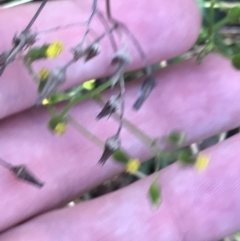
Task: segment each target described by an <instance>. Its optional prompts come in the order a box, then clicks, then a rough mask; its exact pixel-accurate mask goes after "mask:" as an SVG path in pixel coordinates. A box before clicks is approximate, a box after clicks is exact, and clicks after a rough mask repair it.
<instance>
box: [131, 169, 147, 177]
mask: <svg viewBox="0 0 240 241" xmlns="http://www.w3.org/2000/svg"><path fill="white" fill-rule="evenodd" d="M131 174H132V175H133V176H135V177H137V178H139V179H143V178H145V177H147V175H145V174H144V173H142V172H140V171H135V172H133V173H131Z"/></svg>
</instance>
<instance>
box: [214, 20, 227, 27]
mask: <svg viewBox="0 0 240 241" xmlns="http://www.w3.org/2000/svg"><path fill="white" fill-rule="evenodd" d="M227 23H228V19H227V18H223V19H222V20H220V21H219V22H217V23H216V24H214V25H213V30H218V29H219V28H221V27H222V26H224V25H225V24H227Z"/></svg>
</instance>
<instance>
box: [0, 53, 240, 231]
mask: <svg viewBox="0 0 240 241" xmlns="http://www.w3.org/2000/svg"><path fill="white" fill-rule="evenodd" d="M179 78H180V79H179ZM157 79H158V80H159V81H158V85H157V87H156V89H155V90H154V92H153V94H152V95H151V97H150V98H149V100H148V101H147V102H146V105H145V107H144V108H143V109H142V112H137V113H136V112H132V109H131V107H130V106H129V104H130V103H132V102H133V100H134V94H133V93H134V92H135V91H136V85H134V84H132V85H129V88H128V91H127V97H126V99H127V103H128V104H127V105H126V116H127V118H128V119H129V120H131V121H132V122H133V123H134V125H135V126H137V127H139V128H140V129H141V130H143V131H144V132H146V133H147V134H148V135H150V137H152V138H153V139H154V138H161V137H162V136H164V135H167V134H168V133H169V132H170V131H171V130H173V129H178V130H182V131H184V132H186V134H187V142H192V141H197V140H200V139H202V138H206V137H210V136H212V135H214V134H217V133H219V132H221V131H223V130H227V129H230V128H234V127H236V126H238V125H239V118H240V107H239V105H238V98H239V92H240V83H239V73H238V72H237V71H235V70H234V69H233V68H232V67H231V63H230V62H229V61H228V60H227V59H225V58H222V57H220V56H218V55H216V54H212V55H210V56H208V57H207V58H206V59H205V60H204V61H203V63H202V65H196V64H195V62H194V61H192V60H191V61H187V62H184V63H181V64H177V65H175V66H173V67H170V68H167V69H165V70H163V71H160V72H159V73H157ZM229 79H231V81H229ZM223 110H224V116H223ZM99 111H100V107H99V106H98V105H97V104H96V103H95V102H92V101H88V102H86V103H83V104H80V105H79V106H78V107H76V108H75V110H74V111H73V112H72V115H73V116H74V117H75V118H76V119H77V120H79V121H80V123H81V124H82V125H84V126H85V127H86V128H88V129H89V130H90V131H91V132H92V133H94V134H95V135H97V136H98V137H99V138H101V139H102V140H105V139H106V138H107V137H109V136H112V135H113V134H114V133H116V129H117V122H116V121H114V120H112V119H109V120H108V121H105V120H101V121H99V122H97V121H95V117H96V116H97V114H98V113H99ZM48 120H49V115H48V114H47V113H46V112H45V111H43V110H42V111H38V110H36V109H34V110H32V111H29V112H26V113H23V114H21V115H18V116H16V117H15V118H9V119H7V120H5V121H3V122H2V123H1V125H0V132H1V136H0V145H1V157H2V158H3V159H5V160H7V161H9V162H11V163H12V164H20V163H25V164H26V165H27V166H28V167H29V168H30V169H31V170H32V171H33V172H34V173H36V174H37V175H38V177H39V178H41V179H42V180H43V181H45V182H46V185H45V187H44V188H43V189H41V190H38V189H35V188H34V187H32V186H31V185H28V184H26V183H24V182H20V181H18V180H16V179H15V178H14V177H13V176H12V175H11V174H10V173H9V172H7V171H6V170H3V169H0V186H1V189H0V196H1V197H2V199H1V202H0V212H1V213H3V212H4V218H2V219H0V229H1V230H4V229H6V228H8V227H10V226H11V225H14V224H16V223H18V222H20V221H22V220H24V219H27V218H29V217H31V216H33V215H36V214H38V213H40V212H44V211H46V210H49V209H51V208H53V207H56V206H59V205H60V204H62V203H65V202H67V201H69V200H71V199H72V198H74V197H77V196H78V195H80V193H84V192H86V191H87V190H89V189H91V188H93V187H94V186H96V185H97V184H99V183H101V182H103V181H104V180H106V179H107V178H109V177H112V176H113V175H115V174H117V173H119V172H121V171H122V170H123V167H122V166H120V165H118V164H116V163H113V162H110V161H109V162H107V164H106V165H105V166H104V167H100V166H99V165H97V161H98V160H99V157H100V156H101V152H102V150H101V149H100V148H98V147H97V146H96V145H95V144H94V143H93V142H91V141H88V140H87V139H86V138H84V137H83V136H81V135H79V133H77V132H76V131H75V130H74V129H73V128H72V127H69V128H68V130H67V133H66V134H65V135H64V136H63V137H62V138H60V137H58V136H52V135H51V133H49V132H48V131H47V127H46V123H47V121H48ZM153 127H154V128H153ZM121 139H122V147H123V148H124V149H125V150H126V151H127V152H128V153H129V154H130V155H131V157H135V158H140V159H141V160H146V159H147V158H149V157H151V155H152V154H151V152H150V150H149V149H148V147H147V146H146V145H145V143H144V142H143V141H142V140H141V139H139V137H138V136H136V133H135V134H134V133H132V132H131V131H130V130H129V129H127V128H126V127H124V129H123V132H122V133H121ZM22 197H24V199H23V198H22ZM9 207H11V208H9Z"/></svg>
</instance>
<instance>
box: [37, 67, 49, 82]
mask: <svg viewBox="0 0 240 241" xmlns="http://www.w3.org/2000/svg"><path fill="white" fill-rule="evenodd" d="M38 74H39V76H40V80H41V81H46V80H47V79H48V76H49V70H48V69H46V68H42V69H40V71H39V73H38Z"/></svg>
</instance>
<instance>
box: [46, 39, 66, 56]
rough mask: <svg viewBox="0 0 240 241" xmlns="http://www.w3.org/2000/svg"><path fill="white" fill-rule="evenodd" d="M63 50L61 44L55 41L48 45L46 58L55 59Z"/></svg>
mask: <svg viewBox="0 0 240 241" xmlns="http://www.w3.org/2000/svg"><path fill="white" fill-rule="evenodd" d="M62 50H63V43H62V42H60V41H55V42H53V43H52V44H50V45H49V46H48V48H47V50H46V56H47V57H48V58H55V57H57V56H58V55H59V54H60V53H61V52H62Z"/></svg>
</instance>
